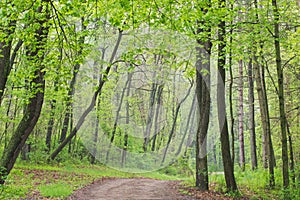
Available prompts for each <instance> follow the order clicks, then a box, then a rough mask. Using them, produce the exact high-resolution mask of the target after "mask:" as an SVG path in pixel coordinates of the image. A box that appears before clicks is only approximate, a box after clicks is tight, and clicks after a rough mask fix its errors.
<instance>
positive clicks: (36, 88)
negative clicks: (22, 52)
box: [0, 1, 50, 184]
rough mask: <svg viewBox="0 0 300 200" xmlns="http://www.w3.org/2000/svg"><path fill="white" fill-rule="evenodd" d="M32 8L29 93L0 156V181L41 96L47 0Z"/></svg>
mask: <svg viewBox="0 0 300 200" xmlns="http://www.w3.org/2000/svg"><path fill="white" fill-rule="evenodd" d="M34 12H36V13H37V15H38V18H34V19H33V21H34V22H35V23H36V24H38V27H36V28H35V34H34V43H32V44H31V45H28V46H27V48H26V56H27V59H28V61H27V64H30V65H32V66H33V67H34V74H33V79H32V80H31V81H30V92H31V94H32V96H31V97H30V98H29V103H28V104H27V105H26V107H25V110H24V115H23V118H22V119H21V121H20V123H19V125H18V127H17V129H16V130H15V132H14V133H13V135H12V137H11V139H10V141H9V143H8V146H7V148H6V149H5V151H4V152H3V155H2V157H1V160H0V170H1V171H0V184H4V182H5V178H6V176H7V175H8V174H9V173H10V171H11V169H12V168H13V166H14V164H15V162H16V159H17V157H18V155H19V153H20V151H21V149H22V147H23V145H24V144H25V142H26V140H27V138H28V136H29V135H30V133H31V132H32V130H33V128H34V127H35V125H36V123H37V121H38V119H39V116H40V113H41V109H42V105H43V100H44V90H45V81H44V75H45V72H44V69H45V63H43V60H44V56H45V50H46V44H47V37H48V33H49V20H50V12H49V2H48V1H43V2H41V4H40V5H39V6H38V8H37V10H36V11H34ZM29 27H30V25H29Z"/></svg>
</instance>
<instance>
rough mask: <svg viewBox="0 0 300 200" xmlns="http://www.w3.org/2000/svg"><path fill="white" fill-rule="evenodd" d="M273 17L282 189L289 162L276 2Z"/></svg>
mask: <svg viewBox="0 0 300 200" xmlns="http://www.w3.org/2000/svg"><path fill="white" fill-rule="evenodd" d="M272 6H273V15H274V47H275V54H276V69H277V78H278V79H277V81H278V100H279V110H280V127H281V145H282V146H281V148H282V152H281V153H282V177H283V187H284V188H288V187H289V164H288V163H289V161H288V148H287V134H286V128H287V121H286V114H285V107H284V88H283V83H284V81H283V69H282V64H281V55H280V53H281V52H280V36H279V11H278V7H277V1H276V0H272Z"/></svg>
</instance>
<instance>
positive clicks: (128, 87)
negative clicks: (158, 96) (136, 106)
mask: <svg viewBox="0 0 300 200" xmlns="http://www.w3.org/2000/svg"><path fill="white" fill-rule="evenodd" d="M132 75H133V74H132V72H128V84H127V91H126V98H127V99H126V120H125V123H126V125H127V126H129V121H130V120H129V117H130V114H129V111H130V105H129V96H130V89H131V80H132ZM127 148H128V130H127V127H126V130H125V134H124V146H123V151H122V166H123V167H124V166H125V163H126V153H127Z"/></svg>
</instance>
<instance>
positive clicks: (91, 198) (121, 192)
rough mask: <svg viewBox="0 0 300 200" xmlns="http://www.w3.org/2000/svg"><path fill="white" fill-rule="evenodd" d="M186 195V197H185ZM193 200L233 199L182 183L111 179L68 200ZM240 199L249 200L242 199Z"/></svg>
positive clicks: (91, 185)
mask: <svg viewBox="0 0 300 200" xmlns="http://www.w3.org/2000/svg"><path fill="white" fill-rule="evenodd" d="M185 194H186V195H185ZM77 199H78V200H111V199H116V200H143V199H148V200H156V199H160V200H193V199H204V200H205V199H207V200H217V199H223V200H224V199H233V198H230V197H226V196H224V194H220V193H217V192H200V191H198V190H196V189H195V188H194V189H192V188H184V187H183V186H182V185H181V184H180V181H170V180H156V179H147V178H109V179H104V180H103V179H101V180H99V181H96V182H94V183H92V184H90V185H88V186H87V187H85V188H83V189H80V190H77V191H75V192H74V193H73V194H72V195H71V196H70V197H69V198H68V200H77ZM239 199H248V198H246V197H241V198H239Z"/></svg>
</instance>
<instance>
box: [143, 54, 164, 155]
mask: <svg viewBox="0 0 300 200" xmlns="http://www.w3.org/2000/svg"><path fill="white" fill-rule="evenodd" d="M156 56H157V57H160V56H159V55H156ZM158 59H159V58H156V60H158ZM155 78H156V71H155V72H153V76H152V81H153V83H152V86H151V93H150V97H149V111H148V117H147V122H146V131H145V133H144V144H143V150H144V152H146V151H147V146H148V143H149V138H150V133H151V128H152V124H153V116H154V108H155V96H156V91H157V83H156V81H155Z"/></svg>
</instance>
